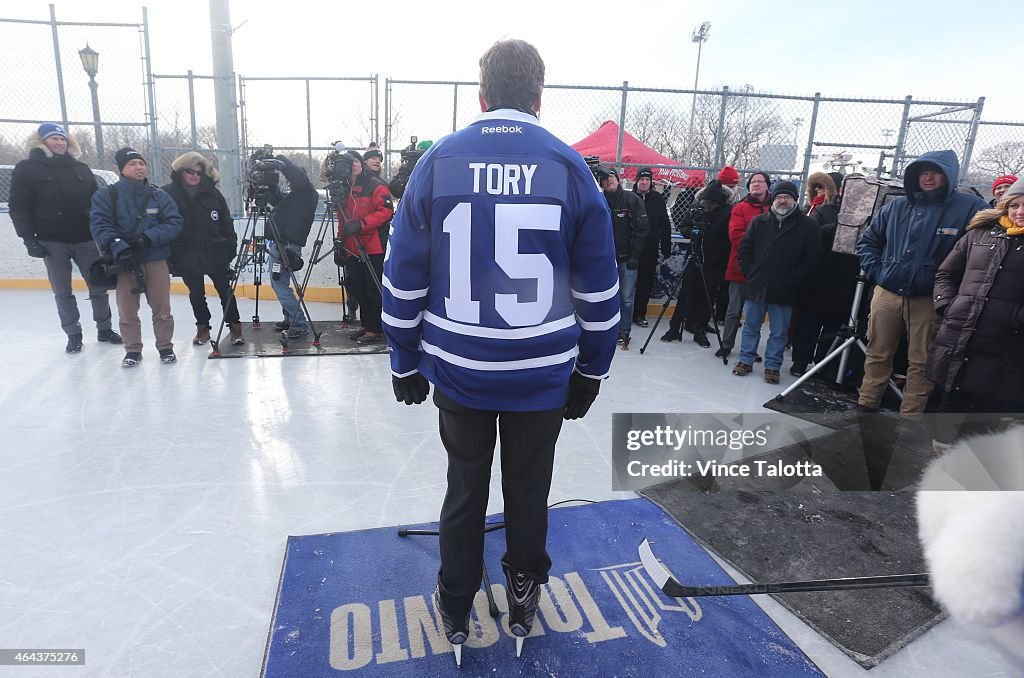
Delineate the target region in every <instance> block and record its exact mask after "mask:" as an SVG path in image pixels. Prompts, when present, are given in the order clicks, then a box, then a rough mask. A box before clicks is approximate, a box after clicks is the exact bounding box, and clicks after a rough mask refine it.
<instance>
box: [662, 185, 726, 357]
mask: <svg viewBox="0 0 1024 678" xmlns="http://www.w3.org/2000/svg"><path fill="white" fill-rule="evenodd" d="M733 195H734V191H733V190H732V189H730V188H729V187H728V186H725V185H723V184H722V182H721V181H718V180H717V179H715V180H714V181H712V182H711V183H709V184H708V185H707V186H705V187H704V188H702V189H701V190H700V191H699V192H698V193H697V196H696V198H697V204H698V205H699V207H692V208H690V210H689V212H688V213H687V214H686V216H685V217H684V218H683V222H682V223H681V224H680V226H681V228H680V230H681V231H682V233H683V235H684V236H686V237H688V238H689V239H690V252H689V256H688V261H689V262H690V263H695V264H696V265H693V266H691V265H689V264H687V266H686V269H685V270H684V271H683V280H682V284H681V286H680V288H679V290H680V291H679V298H678V299H677V300H676V309H675V311H674V312H673V313H672V320H671V322H670V323H669V326H668V332H666V333H665V334H664V336H662V337H661V340H662V341H681V340H682V338H683V335H682V332H681V331H680V329H681V328H682V327H684V321H685V327H686V330H687V331H688V332H692V333H693V340H694V342H696V343H697V344H698V345H699V346H701V347H703V348H708V347H710V346H711V341H710V340H709V339H708V335H707V327H708V321H709V320H711V306H710V305H709V301H708V300H709V299H710V303H714V301H715V299H717V298H718V288H719V287H721V285H722V280H723V279H724V277H725V269H726V266H727V265H728V263H729V250H730V245H729V219H730V217H731V216H732V204H731V200H732V196H733Z"/></svg>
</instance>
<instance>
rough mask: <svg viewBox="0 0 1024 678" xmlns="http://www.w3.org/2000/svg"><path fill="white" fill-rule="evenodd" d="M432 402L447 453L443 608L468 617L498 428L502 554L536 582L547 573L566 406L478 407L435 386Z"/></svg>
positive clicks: (478, 574)
mask: <svg viewBox="0 0 1024 678" xmlns="http://www.w3.org/2000/svg"><path fill="white" fill-rule="evenodd" d="M434 404H435V405H437V409H438V420H439V428H440V432H441V442H442V443H443V444H444V448H445V450H447V452H448V491H447V492H446V493H445V496H444V504H443V505H442V507H441V527H440V533H441V534H440V537H439V540H440V547H441V570H440V571H439V572H438V583H439V586H440V589H441V596H442V602H443V604H444V606H445V609H446V610H447V611H448V613H449V614H450V615H451V616H452V617H454V618H455V619H462V617H463V616H464V615H465V614H466V613H467V612H468V611H469V609H470V607H472V604H473V598H474V596H476V592H477V591H478V590H480V581H481V579H482V577H483V571H482V568H483V555H484V517H485V515H486V512H487V497H488V494H489V489H490V482H491V461H492V459H493V457H494V443H495V441H496V438H497V436H498V435H500V437H501V494H502V496H503V497H504V501H505V548H506V551H505V555H504V556H503V557H502V559H503V560H504V561H505V562H507V563H508V564H509V566H510V567H511V568H512V569H514V570H518V571H520V572H525V573H526V574H527V576H529V577H530V578H531V579H533V580H534V581H536V582H537V583H541V584H542V583H545V582H547V580H548V570H550V569H551V559H550V558H549V557H548V552H547V549H546V544H547V536H548V509H547V501H548V491H549V490H550V489H551V471H552V467H553V465H554V460H555V441H557V440H558V434H559V432H560V431H561V429H562V412H563V410H562V409H561V408H559V409H557V410H544V411H540V412H490V411H484V410H474V409H470V408H467V407H463V406H462V405H460V404H459V403H457V402H455V401H454V400H452V399H451V398H449V397H448V396H446V395H445V394H444V393H442V392H441V391H439V390H436V389H435V391H434Z"/></svg>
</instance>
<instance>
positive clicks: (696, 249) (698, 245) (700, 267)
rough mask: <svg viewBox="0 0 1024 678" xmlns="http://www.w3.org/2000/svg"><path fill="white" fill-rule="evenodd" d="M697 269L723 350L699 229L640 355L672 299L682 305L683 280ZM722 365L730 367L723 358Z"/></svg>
mask: <svg viewBox="0 0 1024 678" xmlns="http://www.w3.org/2000/svg"><path fill="white" fill-rule="evenodd" d="M691 264H692V265H694V266H696V267H697V275H698V277H699V278H700V284H701V287H703V288H704V300H705V302H706V303H707V305H708V311H709V319H710V320H711V327H712V334H714V335H715V337H716V338H717V339H718V348H719V349H721V348H722V333H721V332H720V331H719V329H718V319H717V318H716V317H715V315H716V314H715V307H714V305H713V304H712V303H711V291H710V290H708V281H707V279H706V278H705V277H704V244H703V241H702V239H701V233H700V230H699V229H694V232H693V235H691V236H690V246H689V247H688V248H687V249H686V259H685V260H684V261H683V270H682V271H680V272H679V277H678V278H677V279H676V281H675V283H673V285H672V290H671V291H670V292H669V294H668V296H667V297H665V303H664V304H662V305H661V313H659V314H658V319H657V320H655V321H654V325H652V326H651V331H650V333H649V334H648V335H647V341H645V342H644V345H643V346H641V347H640V355H643V354H644V352H645V351H646V350H647V345H648V344H650V343H651V339H652V338H653V337H654V333H655V332H656V331H657V330H658V325H659V324H660V323H661V319H662V318H664V317H665V312H666V311H668V306H669V304H670V303H672V299H675V300H676V303H682V302H681V300H680V299H679V292H680V290H681V288H682V286H683V280H684V279H685V278H686V272H687V271H688V270H689V269H690V265H691ZM722 364H723V365H728V364H729V359H728V358H722Z"/></svg>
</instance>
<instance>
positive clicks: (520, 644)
mask: <svg viewBox="0 0 1024 678" xmlns="http://www.w3.org/2000/svg"><path fill="white" fill-rule="evenodd" d="M524 640H526V638H524V637H523V636H516V657H521V656H523V641H524Z"/></svg>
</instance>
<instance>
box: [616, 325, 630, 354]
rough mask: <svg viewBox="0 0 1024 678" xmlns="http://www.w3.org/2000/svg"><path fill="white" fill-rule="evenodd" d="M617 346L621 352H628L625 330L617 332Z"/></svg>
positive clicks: (627, 336) (627, 333) (627, 335)
mask: <svg viewBox="0 0 1024 678" xmlns="http://www.w3.org/2000/svg"><path fill="white" fill-rule="evenodd" d="M618 343H619V346H621V347H622V350H623V351H628V350H629V332H627V331H626V330H620V331H619V342H618Z"/></svg>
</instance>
